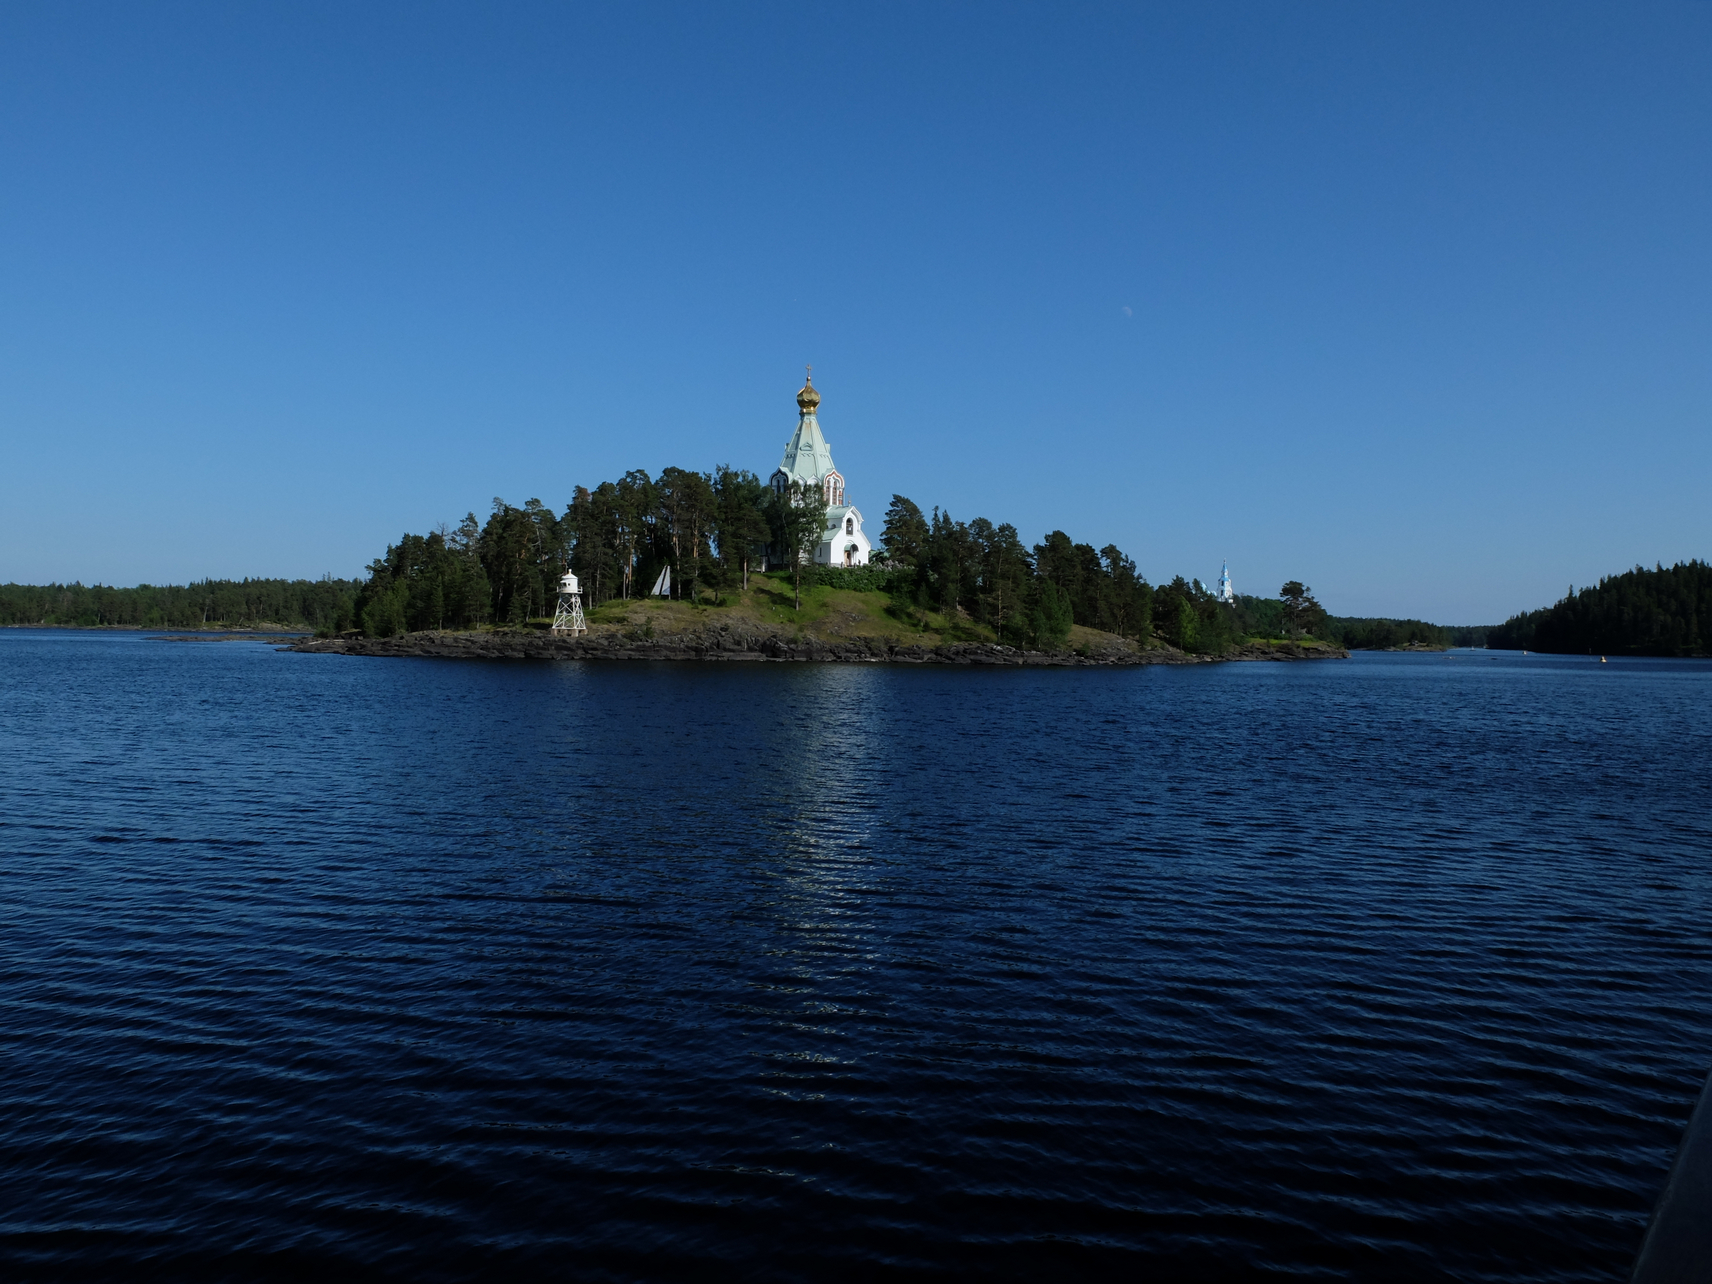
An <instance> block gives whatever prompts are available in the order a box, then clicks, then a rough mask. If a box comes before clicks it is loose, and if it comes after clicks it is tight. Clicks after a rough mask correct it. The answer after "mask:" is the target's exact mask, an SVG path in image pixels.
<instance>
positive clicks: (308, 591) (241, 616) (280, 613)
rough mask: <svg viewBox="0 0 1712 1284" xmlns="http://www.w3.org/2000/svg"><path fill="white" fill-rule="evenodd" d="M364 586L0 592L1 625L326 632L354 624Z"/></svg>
mask: <svg viewBox="0 0 1712 1284" xmlns="http://www.w3.org/2000/svg"><path fill="white" fill-rule="evenodd" d="M361 587H362V584H361V582H360V581H358V580H335V579H332V578H330V577H323V578H322V579H319V580H250V579H245V580H198V581H196V582H194V583H191V584H164V585H156V584H139V585H137V586H136V587H135V588H112V587H109V586H107V585H103V584H0V625H6V626H14V627H16V626H19V625H37V626H42V625H47V626H59V627H61V628H133V629H201V628H257V627H265V626H270V625H283V626H285V627H288V628H304V629H311V630H315V631H324V630H329V629H335V628H338V627H340V625H341V623H342V622H344V621H349V620H350V618H351V609H352V605H353V604H354V603H355V601H356V596H357V590H358V589H359V588H361Z"/></svg>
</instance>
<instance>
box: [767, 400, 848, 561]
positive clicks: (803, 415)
mask: <svg viewBox="0 0 1712 1284" xmlns="http://www.w3.org/2000/svg"><path fill="white" fill-rule="evenodd" d="M819 408H820V394H819V393H818V392H816V391H815V390H814V371H813V369H812V368H811V369H810V370H809V376H808V378H807V380H806V381H805V382H804V383H803V386H802V391H801V392H799V393H797V430H796V433H795V434H794V435H793V436H792V437H791V439H790V440H789V441H787V442H786V443H785V458H784V461H783V462H782V463H781V464H780V465H779V467H778V470H777V471H776V472H775V473H774V474H773V475H772V477H771V478H769V479H768V484H769V485H770V486H772V488H773V489H774V490H775V491H777V492H778V493H780V494H783V493H784V491H785V488H786V487H787V486H791V485H800V486H805V487H807V486H818V487H820V488H821V490H822V491H823V492H824V493H825V495H826V530H825V531H823V532H822V533H821V538H820V544H819V545H818V546H817V547H816V548H815V550H814V560H815V561H816V562H819V563H820V564H821V565H822V566H866V565H867V564H868V552H869V550H870V549H871V548H872V547H873V545H872V544H870V543H869V542H868V537H867V536H866V535H864V534H863V533H862V514H861V512H860V511H859V510H858V509H857V508H856V506H855V505H854V504H847V503H845V502H844V474H843V473H841V472H839V471H838V469H837V467H836V466H835V465H834V464H833V462H832V448H831V447H830V446H829V445H827V442H826V438H825V437H823V436H822V435H821V432H820V420H819V419H818V418H816V416H815V412H816V411H817V410H818V409H819Z"/></svg>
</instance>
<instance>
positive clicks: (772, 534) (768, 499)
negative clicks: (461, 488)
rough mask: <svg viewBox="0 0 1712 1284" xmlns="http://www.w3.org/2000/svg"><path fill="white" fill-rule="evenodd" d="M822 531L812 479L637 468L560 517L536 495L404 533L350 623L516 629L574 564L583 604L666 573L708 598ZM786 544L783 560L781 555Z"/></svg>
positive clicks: (375, 628)
mask: <svg viewBox="0 0 1712 1284" xmlns="http://www.w3.org/2000/svg"><path fill="white" fill-rule="evenodd" d="M825 526H826V502H825V499H824V497H823V495H822V494H821V492H820V491H819V489H818V488H815V487H809V488H807V489H806V490H805V489H803V488H800V487H793V488H789V489H787V490H786V491H785V492H784V493H782V494H780V493H776V492H774V491H773V490H772V489H771V488H769V487H767V486H765V485H763V484H762V483H761V480H760V479H759V478H758V477H757V476H756V475H755V474H754V473H752V472H748V471H745V470H742V469H735V468H729V467H725V466H721V467H720V468H717V469H715V470H714V471H713V472H711V473H696V472H691V471H690V470H688V469H684V468H667V469H665V470H664V471H663V472H661V474H660V475H659V476H658V477H650V476H649V475H648V474H647V473H646V472H644V471H642V470H640V469H638V470H635V471H632V472H628V473H626V474H625V475H624V476H623V477H620V478H619V479H618V480H617V481H608V482H602V483H601V484H600V485H598V486H595V487H593V488H590V487H586V486H578V487H577V488H576V490H575V491H574V492H573V497H572V499H571V502H570V503H569V504H568V505H566V507H565V511H564V512H562V513H554V512H553V511H552V510H551V509H549V508H548V507H547V506H546V505H545V504H543V503H542V502H541V501H540V500H538V499H531V500H529V501H528V502H527V503H525V504H524V505H523V506H522V507H521V508H518V507H514V506H513V505H511V504H509V503H507V502H506V501H505V500H503V499H497V498H496V499H495V500H494V501H493V509H492V511H491V512H490V513H489V515H488V518H487V520H486V521H485V522H478V521H477V520H476V516H475V514H474V513H469V514H467V515H466V516H465V517H464V520H463V521H462V522H461V523H460V524H459V525H458V526H457V527H455V528H453V527H449V526H444V525H443V526H442V527H441V528H440V529H439V530H437V531H433V532H431V533H429V534H427V535H413V534H408V533H407V534H405V535H404V536H403V537H402V538H401V539H400V540H399V542H398V543H397V544H393V545H389V546H388V548H387V550H386V555H385V556H384V557H380V558H377V559H376V560H375V561H374V562H372V563H370V565H369V568H368V570H369V577H368V580H367V582H366V583H365V584H364V585H363V586H362V589H361V590H360V591H359V593H358V594H357V598H356V600H355V602H354V603H353V608H352V612H351V620H350V626H351V627H358V628H361V629H363V631H365V632H367V633H369V634H371V635H373V636H377V637H386V636H390V635H391V634H394V633H404V632H410V631H416V630H422V629H466V628H474V627H478V626H480V625H483V624H497V625H520V624H522V623H524V622H525V621H528V620H531V619H536V618H539V617H541V616H544V615H550V614H552V611H553V606H554V603H555V601H556V600H557V597H558V591H559V580H560V578H561V577H562V576H563V575H564V573H565V572H566V571H567V570H570V571H574V572H575V573H576V575H577V578H578V581H579V583H580V586H581V589H582V592H583V595H584V603H585V605H587V606H588V607H590V608H593V607H596V606H599V605H600V604H601V603H603V602H608V601H611V600H613V599H614V598H620V599H624V598H636V597H643V596H646V595H647V594H648V593H649V592H650V591H651V590H652V589H653V587H654V585H655V584H656V583H657V582H658V580H659V576H660V573H661V572H662V571H666V570H669V571H670V572H671V575H670V577H669V581H668V582H669V586H670V587H669V589H668V595H669V596H671V597H673V598H683V599H689V600H692V601H693V600H697V599H699V598H701V597H703V596H704V595H706V596H710V597H711V598H712V600H713V601H714V602H716V603H717V602H719V601H721V600H723V597H724V595H725V594H727V593H729V592H731V591H732V590H733V589H737V588H746V587H747V586H748V582H749V576H750V575H751V574H753V573H755V572H757V571H759V570H760V569H762V566H763V564H764V562H765V560H766V559H767V557H769V556H772V557H773V558H775V559H776V560H779V561H783V562H786V563H787V564H789V565H792V566H794V567H795V568H796V570H795V574H796V579H797V582H798V591H799V593H800V586H801V577H802V569H803V559H804V558H805V557H807V556H809V555H811V554H812V552H813V550H814V547H815V545H816V544H818V543H819V541H820V537H821V533H822V531H823V530H824V529H825ZM786 549H789V550H794V551H795V552H796V553H797V556H796V557H795V558H794V559H793V558H788V557H785V556H783V555H782V550H786Z"/></svg>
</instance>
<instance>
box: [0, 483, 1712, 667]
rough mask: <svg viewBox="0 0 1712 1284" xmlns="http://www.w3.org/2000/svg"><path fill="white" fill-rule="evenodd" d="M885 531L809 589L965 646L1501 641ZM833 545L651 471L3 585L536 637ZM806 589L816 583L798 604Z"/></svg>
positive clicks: (379, 628)
mask: <svg viewBox="0 0 1712 1284" xmlns="http://www.w3.org/2000/svg"><path fill="white" fill-rule="evenodd" d="M811 517H812V514H811ZM883 527H884V529H883V531H882V533H881V536H880V540H879V543H878V544H877V546H876V547H875V549H874V557H875V561H874V563H873V564H872V565H870V566H866V567H858V568H850V569H846V568H842V567H828V566H816V565H804V564H801V562H800V561H799V562H798V563H797V565H796V566H795V567H793V570H792V578H793V579H795V580H800V582H801V585H806V586H808V587H810V588H811V589H812V588H816V587H818V588H823V589H835V590H851V591H855V592H861V593H873V594H879V595H882V599H883V601H884V609H885V611H886V612H887V613H888V614H889V615H890V616H891V617H893V618H895V619H898V620H911V619H914V618H916V617H917V616H918V615H919V616H920V618H921V620H922V621H923V623H922V627H923V628H925V627H926V624H925V620H926V614H927V613H928V612H934V613H936V614H937V617H938V620H939V623H938V624H937V625H936V626H935V627H936V628H937V629H939V630H940V631H941V632H945V633H946V636H948V637H954V638H956V639H958V640H962V641H979V640H987V641H993V642H997V643H1003V644H1006V645H1010V646H1015V647H1022V648H1033V649H1044V650H1053V649H1055V648H1059V647H1062V646H1063V645H1065V642H1066V639H1067V638H1068V637H1069V634H1070V631H1071V629H1072V627H1073V626H1081V627H1082V628H1085V629H1092V630H1097V631H1100V632H1105V633H1111V634H1115V635H1116V636H1118V637H1120V638H1124V639H1127V640H1129V641H1130V642H1133V643H1136V644H1139V645H1142V646H1150V645H1158V644H1164V645H1167V646H1170V647H1174V648H1176V649H1178V650H1181V651H1184V652H1188V653H1192V654H1201V655H1220V654H1224V653H1227V652H1230V651H1232V650H1233V649H1235V648H1237V647H1240V646H1242V645H1244V644H1245V643H1247V642H1249V641H1251V640H1268V639H1271V640H1305V639H1312V640H1318V641H1321V642H1326V643H1330V644H1332V645H1334V646H1340V647H1345V648H1348V649H1350V650H1396V649H1405V648H1410V649H1441V648H1444V647H1450V646H1481V645H1484V644H1485V643H1486V641H1487V637H1486V635H1487V633H1488V629H1487V628H1485V627H1480V628H1451V627H1447V626H1444V625H1437V624H1430V623H1427V622H1426V621H1423V620H1398V619H1368V618H1356V617H1346V616H1335V615H1330V614H1328V613H1327V612H1326V611H1325V610H1324V609H1323V608H1322V607H1321V606H1320V604H1319V603H1318V602H1317V601H1316V600H1315V599H1314V596H1313V594H1312V591H1311V590H1310V589H1309V588H1308V587H1307V586H1306V585H1304V584H1302V583H1300V582H1297V581H1290V582H1289V583H1287V584H1285V585H1283V586H1282V587H1281V588H1280V590H1279V595H1278V596H1277V597H1258V596H1251V595H1243V596H1239V597H1237V598H1236V599H1235V600H1234V601H1229V602H1227V601H1225V600H1223V599H1221V598H1220V597H1219V596H1218V595H1217V594H1216V593H1215V592H1214V591H1213V590H1212V589H1211V588H1210V587H1208V586H1207V585H1206V584H1204V583H1203V582H1202V581H1200V580H1199V579H1196V578H1192V577H1185V576H1181V575H1179V576H1175V577H1174V578H1172V579H1171V580H1169V581H1166V582H1163V583H1160V584H1157V585H1155V584H1150V583H1149V582H1148V581H1147V580H1146V579H1145V578H1144V577H1143V576H1142V575H1141V574H1140V573H1139V572H1138V571H1137V569H1136V565H1135V562H1134V560H1133V559H1132V558H1130V557H1129V556H1128V555H1126V554H1125V553H1124V552H1123V551H1122V550H1121V549H1119V548H1118V547H1117V546H1116V545H1113V544H1107V545H1105V546H1103V547H1099V548H1096V547H1095V546H1094V545H1093V544H1092V543H1080V542H1077V541H1075V540H1073V539H1072V538H1071V537H1070V536H1069V535H1068V534H1066V533H1065V532H1063V531H1059V530H1055V531H1051V532H1049V533H1048V534H1047V535H1046V536H1044V537H1043V539H1042V540H1041V541H1040V542H1039V543H1037V544H1033V545H1029V544H1026V543H1025V542H1024V541H1023V540H1022V538H1021V537H1020V535H1019V534H1018V532H1017V529H1016V527H1015V526H1013V525H1011V524H1009V523H994V522H992V521H989V520H988V519H986V518H982V517H978V518H975V519H973V520H971V521H968V522H963V521H957V520H954V519H953V518H952V516H951V514H950V513H948V512H945V511H944V510H942V509H940V508H930V509H928V510H926V511H924V510H923V509H922V508H921V507H920V506H919V505H917V504H916V503H914V502H913V501H911V500H910V499H908V498H906V497H905V496H902V495H894V496H892V500H891V503H890V505H889V506H888V507H887V509H886V511H885V514H884V518H883ZM811 537H812V538H811ZM818 537H819V524H818V523H817V522H816V521H813V520H809V521H807V522H804V521H803V520H802V514H801V512H799V511H797V510H796V508H795V506H793V504H792V503H790V502H787V500H786V498H785V497H781V496H776V495H774V494H773V493H772V492H771V491H770V490H769V489H768V488H767V487H765V486H763V485H762V483H761V482H760V480H759V478H757V477H756V476H755V474H753V473H749V472H744V471H741V470H737V469H732V468H727V467H721V468H718V469H716V470H714V471H713V472H711V473H696V472H691V471H689V470H687V469H681V468H667V469H665V470H663V471H662V472H661V474H660V475H659V476H658V477H650V476H649V474H647V473H646V472H643V471H640V470H637V471H632V472H629V473H626V474H625V475H624V476H623V477H621V478H619V479H617V480H616V481H608V482H603V483H601V484H600V485H598V486H595V487H592V488H590V487H581V486H579V487H577V488H576V490H575V492H574V498H573V500H572V502H571V503H570V504H569V505H568V506H567V507H566V508H565V510H564V512H562V513H557V512H554V511H553V510H552V509H550V508H548V507H547V506H546V505H545V504H543V503H542V502H541V501H540V500H538V499H531V500H529V501H528V502H527V503H525V504H523V505H522V506H515V505H512V504H510V503H507V502H506V501H505V500H503V499H495V500H494V501H493V507H492V510H491V512H490V513H489V514H488V516H487V518H486V520H485V521H483V520H478V519H477V517H476V515H475V514H474V513H470V514H467V515H466V516H465V518H464V519H463V521H462V522H460V523H458V524H457V525H456V526H451V525H447V524H442V525H441V526H440V527H439V528H438V529H436V530H433V531H430V532H429V533H427V534H425V535H423V534H412V533H409V532H406V533H405V534H404V535H403V536H401V537H400V539H399V541H398V543H396V544H391V545H388V547H387V549H386V552H385V554H384V555H383V556H381V557H378V558H376V559H375V560H374V561H373V562H372V563H370V565H369V567H368V575H367V577H366V579H363V580H337V579H332V578H329V577H323V578H322V579H320V580H279V579H245V580H203V581H198V582H195V583H192V584H188V585H183V586H174V585H167V586H156V585H147V584H144V585H139V586H137V587H136V588H112V587H106V586H102V585H89V586H86V585H82V584H69V585H67V584H52V585H40V586H38V585H20V584H7V585H3V586H0V625H14V626H17V625H57V626H60V627H131V628H169V629H194V628H254V627H263V626H269V625H280V626H286V627H292V628H304V629H309V630H312V631H314V632H316V633H319V634H321V635H323V636H327V635H332V634H337V633H350V632H361V633H363V634H364V635H366V636H368V637H377V638H386V637H394V636H397V635H399V634H404V633H414V632H423V631H448V630H450V631H458V630H470V629H491V628H528V627H530V626H536V627H538V626H540V625H541V624H542V623H543V621H544V620H545V619H547V618H548V617H550V616H551V614H552V611H553V607H554V602H555V600H556V596H557V590H558V582H559V578H560V577H561V576H562V575H563V574H564V573H565V572H566V571H567V570H571V571H575V572H576V574H577V575H578V577H579V578H580V580H581V582H582V587H583V593H584V604H585V607H586V608H587V609H588V610H589V611H590V613H591V616H592V615H593V613H594V612H596V611H598V610H599V608H601V607H602V606H603V605H605V604H607V603H609V602H620V603H621V602H624V601H628V600H634V599H637V598H639V597H642V596H645V595H646V586H649V585H652V584H653V583H655V581H656V579H657V578H658V576H659V574H660V572H661V571H663V570H670V571H671V575H670V577H669V578H670V585H671V587H670V596H671V597H672V598H673V599H675V600H677V601H681V602H686V603H689V604H691V605H693V606H696V607H698V608H700V607H706V608H708V609H718V608H720V607H725V606H731V605H734V604H736V603H738V602H740V601H741V600H742V599H743V598H744V596H745V595H746V594H747V593H748V587H749V580H750V577H751V575H753V574H754V573H756V570H757V569H758V568H759V566H761V565H764V564H765V559H764V557H763V550H764V549H767V548H769V547H770V548H772V549H773V551H774V553H775V555H776V554H777V551H778V549H780V548H781V547H783V548H798V549H803V548H808V547H812V546H813V543H814V542H815V541H816V540H818ZM1702 569H1704V568H1702ZM800 592H801V587H800V586H799V587H798V595H799V601H800ZM1535 614H1536V615H1538V614H1541V613H1538V612H1536V613H1535ZM1520 618H1522V617H1518V619H1520ZM1529 618H1532V617H1529ZM1513 623H1515V622H1514V621H1512V624H1513ZM1506 627H1508V626H1506ZM1493 632H1494V633H1497V632H1499V631H1498V630H1493ZM1493 645H1501V643H1499V642H1494V643H1493ZM1530 645H1532V644H1530ZM1541 649H1546V648H1541Z"/></svg>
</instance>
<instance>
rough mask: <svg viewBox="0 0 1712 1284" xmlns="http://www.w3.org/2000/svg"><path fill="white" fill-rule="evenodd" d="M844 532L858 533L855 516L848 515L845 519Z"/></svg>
mask: <svg viewBox="0 0 1712 1284" xmlns="http://www.w3.org/2000/svg"><path fill="white" fill-rule="evenodd" d="M844 533H845V534H846V535H854V534H855V533H856V519H855V518H854V517H846V518H845V519H844Z"/></svg>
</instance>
